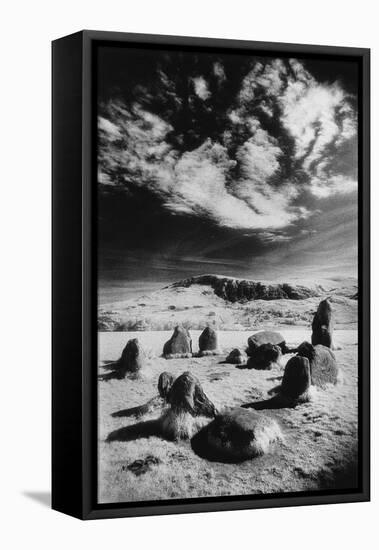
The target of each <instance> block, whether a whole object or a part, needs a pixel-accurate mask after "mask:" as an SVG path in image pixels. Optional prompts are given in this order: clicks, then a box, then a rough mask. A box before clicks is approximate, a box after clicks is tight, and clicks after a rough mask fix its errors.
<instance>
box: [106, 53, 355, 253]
mask: <svg viewBox="0 0 379 550" xmlns="http://www.w3.org/2000/svg"><path fill="white" fill-rule="evenodd" d="M166 65H167V66H165V64H164V62H163V61H162V62H161V63H160V65H159V66H158V67H157V69H156V71H155V73H154V74H153V75H152V76H151V82H150V83H147V84H146V83H145V85H142V84H141V85H135V86H134V87H133V89H132V92H131V94H130V95H129V96H128V97H126V96H123V95H122V94H118V96H117V98H116V97H114V98H108V99H107V100H106V101H102V102H101V104H100V106H99V110H100V113H99V118H98V133H99V157H98V160H99V162H98V167H99V170H98V181H99V183H100V184H101V185H102V187H103V188H104V189H106V188H107V187H108V188H109V186H111V187H117V188H123V189H125V191H126V192H129V193H133V191H134V190H135V189H138V188H141V189H145V190H148V191H149V192H150V193H152V194H153V195H155V196H156V197H158V198H159V200H161V202H162V205H163V207H164V208H165V209H166V210H167V211H168V212H170V213H172V214H174V215H187V216H197V217H199V218H206V219H208V220H211V221H212V222H214V223H215V224H216V225H218V226H220V227H227V228H236V229H244V230H249V231H253V232H255V233H258V234H260V237H261V240H262V242H271V241H275V242H286V241H288V240H290V239H291V238H292V236H291V235H293V232H290V233H289V234H287V233H286V232H285V231H283V230H284V229H285V228H289V227H294V226H296V224H298V223H301V221H302V220H304V219H305V218H309V217H310V216H312V214H313V213H314V212H316V211H318V202H319V201H322V200H323V199H325V198H328V197H330V196H337V195H346V194H349V193H352V192H354V191H355V190H356V187H357V178H356V169H355V167H354V162H355V160H354V150H355V149H356V140H357V116H356V109H355V107H354V99H355V98H354V97H352V96H351V95H350V94H349V93H347V92H346V91H345V90H344V88H343V86H342V85H341V83H339V82H321V81H319V80H317V78H316V77H315V76H313V75H312V74H311V73H310V71H308V70H307V69H306V68H305V66H304V65H303V63H301V62H300V61H297V60H289V61H283V60H280V59H271V60H264V59H254V60H253V61H252V62H250V64H249V66H248V68H247V70H245V71H244V73H243V74H242V73H241V74H240V75H237V76H234V77H233V78H232V77H230V76H229V73H230V70H231V69H230V68H229V73H228V70H227V68H226V67H225V66H224V64H223V63H221V62H220V61H219V60H216V61H215V60H214V59H210V62H209V66H208V67H205V68H203V73H202V71H201V70H200V69H199V66H198V65H196V64H195V65H194V66H193V68H192V69H191V70H189V72H188V74H185V73H183V72H180V71H178V70H176V68H175V70H174V69H173V67H172V66H170V64H169V62H168V61H167V63H166ZM238 79H239V80H238ZM236 83H237V84H238V85H236ZM310 197H313V202H312V201H311V200H310ZM300 231H304V229H303V230H300V229H299V232H300ZM299 234H300V233H299Z"/></svg>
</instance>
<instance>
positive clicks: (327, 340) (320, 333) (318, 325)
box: [312, 299, 334, 349]
mask: <svg viewBox="0 0 379 550" xmlns="http://www.w3.org/2000/svg"><path fill="white" fill-rule="evenodd" d="M333 329H334V313H333V309H332V306H331V303H330V302H329V300H328V299H325V300H322V301H321V302H320V303H319V306H318V308H317V311H316V313H315V314H314V317H313V321H312V344H313V345H314V346H316V345H317V344H321V345H322V346H326V347H328V348H331V349H333Z"/></svg>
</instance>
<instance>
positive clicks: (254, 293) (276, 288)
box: [166, 275, 323, 302]
mask: <svg viewBox="0 0 379 550" xmlns="http://www.w3.org/2000/svg"><path fill="white" fill-rule="evenodd" d="M192 285H205V286H210V287H212V288H213V290H214V293H215V294H216V295H217V296H219V297H220V298H223V299H224V300H226V301H228V302H246V301H250V300H305V299H307V298H311V297H313V296H319V295H320V293H321V292H322V290H323V289H322V288H321V287H320V288H319V289H311V288H309V287H306V286H300V285H292V284H288V283H273V284H268V283H261V282H257V281H249V280H246V279H235V278H233V277H223V276H221V275H199V276H197V277H190V278H188V279H182V280H181V281H177V282H176V283H173V284H171V285H169V287H166V288H178V287H184V288H188V287H190V286H192Z"/></svg>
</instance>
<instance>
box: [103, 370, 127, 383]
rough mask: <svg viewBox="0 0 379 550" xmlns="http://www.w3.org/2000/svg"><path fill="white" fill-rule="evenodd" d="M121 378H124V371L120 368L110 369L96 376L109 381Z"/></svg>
mask: <svg viewBox="0 0 379 550" xmlns="http://www.w3.org/2000/svg"><path fill="white" fill-rule="evenodd" d="M123 378H125V372H123V371H121V370H112V371H111V372H108V373H107V374H99V376H98V377H97V379H98V380H101V381H103V382H109V380H122V379H123Z"/></svg>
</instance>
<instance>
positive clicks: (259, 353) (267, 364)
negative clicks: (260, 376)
mask: <svg viewBox="0 0 379 550" xmlns="http://www.w3.org/2000/svg"><path fill="white" fill-rule="evenodd" d="M281 356H282V350H281V348H280V347H279V346H277V345H274V344H261V345H260V346H258V347H257V348H255V349H254V351H252V352H251V353H250V357H249V359H248V361H247V367H248V368H249V369H257V370H271V369H272V368H273V367H274V366H275V365H278V362H279V360H280V358H281Z"/></svg>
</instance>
